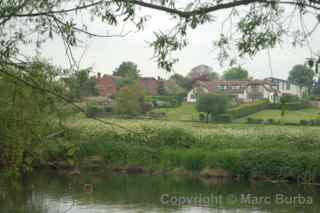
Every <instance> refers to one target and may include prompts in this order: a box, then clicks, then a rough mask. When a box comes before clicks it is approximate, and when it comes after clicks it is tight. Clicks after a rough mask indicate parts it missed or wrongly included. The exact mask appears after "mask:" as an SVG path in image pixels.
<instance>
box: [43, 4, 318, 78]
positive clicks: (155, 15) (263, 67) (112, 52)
mask: <svg viewBox="0 0 320 213" xmlns="http://www.w3.org/2000/svg"><path fill="white" fill-rule="evenodd" d="M143 13H144V14H149V15H150V16H151V19H150V21H149V22H148V23H147V24H146V26H145V29H144V31H143V32H138V33H130V34H129V35H127V36H126V37H123V38H94V39H88V40H87V42H86V46H87V48H86V51H85V53H84V55H83V58H82V60H81V64H80V65H81V67H83V68H85V67H89V66H92V67H93V68H94V71H95V72H101V73H105V74H112V71H113V70H114V69H115V68H116V67H117V66H119V64H120V63H121V62H122V61H133V62H135V63H136V64H138V67H139V69H140V70H141V75H142V76H153V77H156V76H162V77H168V76H170V75H171V74H172V73H171V74H170V73H167V72H165V71H163V70H160V69H158V67H157V65H156V62H155V61H154V60H153V59H152V56H153V49H152V48H151V47H149V46H148V43H147V41H152V40H153V39H154V37H153V32H154V31H157V30H158V29H161V30H165V29H170V28H171V27H172V21H171V20H169V16H167V15H166V14H164V13H162V12H155V11H152V10H146V9H144V10H143ZM225 15H226V12H220V13H219V14H215V17H216V21H215V22H213V23H210V24H206V25H203V26H201V27H199V28H197V29H196V30H193V31H189V39H190V42H189V46H188V47H186V48H185V49H183V50H182V51H180V52H179V53H178V54H177V56H178V58H179V62H178V63H177V64H176V66H175V71H176V72H177V73H179V74H183V75H186V74H187V73H188V72H189V71H190V70H191V69H192V68H193V67H195V66H197V65H200V64H206V65H209V66H211V67H213V70H214V71H215V72H218V73H220V74H221V73H222V72H223V70H224V69H226V68H227V67H221V66H220V65H219V63H218V61H217V60H216V57H217V50H215V48H214V46H213V40H215V39H217V38H218V35H219V33H220V32H221V31H220V30H221V21H222V20H223V19H224V18H225ZM84 19H85V20H87V19H86V18H84ZM82 21H83V20H82ZM85 22H87V21H85ZM306 24H307V25H308V24H309V27H310V28H311V26H313V24H314V20H313V19H306ZM89 26H90V28H89V29H90V30H91V31H93V32H96V33H105V32H106V31H107V30H108V31H111V32H112V33H116V34H118V33H119V32H121V31H122V30H124V32H126V31H129V30H130V29H131V27H130V26H126V27H123V26H122V25H121V26H119V27H116V28H110V27H109V26H106V25H102V24H99V23H98V22H93V23H90V24H89ZM310 44H311V46H312V48H313V49H314V50H319V49H320V30H317V31H316V32H315V33H314V34H313V36H312V38H311V39H310ZM42 53H43V55H44V56H45V57H47V58H49V59H50V60H51V61H52V62H54V63H56V64H59V65H61V66H67V65H68V60H67V57H66V55H65V52H64V47H63V44H62V42H61V41H57V40H56V41H53V42H48V43H47V44H46V45H45V46H44V47H43V49H42ZM74 53H75V56H76V57H77V58H79V57H80V55H81V54H82V53H83V49H77V50H74ZM270 53H271V62H272V63H271V65H272V70H273V76H274V77H279V78H284V79H286V78H287V76H288V72H289V70H290V69H291V68H292V67H293V66H294V65H295V64H299V63H304V62H305V59H306V58H307V57H310V54H311V53H310V50H309V48H308V47H302V48H301V47H300V48H294V47H292V46H291V45H289V44H288V43H284V44H283V45H282V47H276V48H274V49H271V50H270ZM240 64H241V65H242V66H243V67H244V68H246V69H247V70H248V71H249V74H250V76H253V77H254V78H257V79H261V78H266V77H269V76H271V69H270V66H269V60H268V52H267V51H262V52H260V53H259V54H258V55H257V56H255V57H253V58H246V59H245V60H241V61H240Z"/></svg>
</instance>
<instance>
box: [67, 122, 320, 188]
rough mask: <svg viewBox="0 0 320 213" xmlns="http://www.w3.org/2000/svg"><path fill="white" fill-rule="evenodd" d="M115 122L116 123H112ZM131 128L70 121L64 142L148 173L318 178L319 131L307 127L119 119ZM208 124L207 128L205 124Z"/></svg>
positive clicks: (81, 152) (80, 154) (81, 155)
mask: <svg viewBox="0 0 320 213" xmlns="http://www.w3.org/2000/svg"><path fill="white" fill-rule="evenodd" d="M117 123H119V121H117ZM121 124H122V125H123V126H126V127H128V128H130V129H135V132H134V133H132V132H127V131H124V130H121V129H110V128H108V129H103V130H101V129H100V128H99V126H97V125H96V124H95V123H93V122H88V121H87V120H83V121H82V122H81V123H73V124H72V125H71V126H70V127H71V129H72V132H71V134H69V135H68V140H70V141H74V144H76V145H77V146H78V147H79V151H78V152H77V153H76V158H77V159H79V161H80V160H81V159H86V158H88V157H90V156H97V155H98V156H102V157H103V159H104V162H105V164H106V165H108V166H110V167H114V166H120V167H121V166H143V167H145V168H147V169H151V170H153V171H155V170H156V171H159V170H164V171H168V170H170V169H173V168H177V167H180V168H184V169H187V170H190V171H192V172H199V171H201V170H203V169H205V168H207V169H210V168H211V169H224V170H226V171H228V172H230V173H231V174H232V175H234V176H239V177H244V178H264V179H269V180H271V179H272V180H288V181H297V182H319V181H320V179H319V177H320V167H319V161H320V157H319V156H320V155H319V154H320V152H319V151H318V150H319V148H320V139H319V138H320V137H319V136H320V135H319V131H318V130H317V128H313V127H281V126H280V127H272V126H266V127H264V128H257V127H253V126H252V127H250V126H221V125H214V126H213V125H205V124H203V125H201V126H194V127H192V126H191V124H187V123H174V122H169V123H168V122H160V121H149V122H148V121H144V122H141V121H139V122H138V121H137V122H134V121H122V122H121ZM211 127H213V128H211Z"/></svg>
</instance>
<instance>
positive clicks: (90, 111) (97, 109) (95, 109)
mask: <svg viewBox="0 0 320 213" xmlns="http://www.w3.org/2000/svg"><path fill="white" fill-rule="evenodd" d="M86 111H87V115H88V117H90V118H95V117H97V116H98V115H99V114H100V113H103V112H106V110H105V107H103V105H99V104H92V103H91V104H88V106H87V109H86Z"/></svg>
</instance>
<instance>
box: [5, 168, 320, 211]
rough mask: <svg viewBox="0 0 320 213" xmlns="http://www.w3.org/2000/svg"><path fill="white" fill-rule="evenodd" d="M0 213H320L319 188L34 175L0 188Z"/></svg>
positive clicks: (144, 177)
mask: <svg viewBox="0 0 320 213" xmlns="http://www.w3.org/2000/svg"><path fill="white" fill-rule="evenodd" d="M0 212H1V213H7V212H10V213H11V212H12V213H16V212H23V213H24V212H30V213H57V212H59V213H67V212H68V213H102V212H106V213H120V212H121V213H122V212H124V213H129V212H130V213H131V212H132V213H133V212H139V213H142V212H154V213H158V212H172V213H173V212H174V213H176V212H179V213H191V212H194V213H206V212H217V213H231V212H237V213H242V212H244V213H247V212H255V213H260V212H290V213H291V212H315V213H317V212H320V187H319V186H318V187H316V186H307V185H296V184H290V185H288V184H271V183H261V182H260V183H249V182H232V181H228V180H222V179H215V180H205V179H199V178H190V177H189V178H186V177H162V176H149V175H119V174H110V173H103V174H102V173H99V174H98V173H87V174H81V175H80V176H77V177H69V176H63V175H57V174H54V173H49V172H39V173H35V174H33V175H31V176H28V177H25V178H23V180H21V182H18V183H17V184H15V187H9V186H3V185H2V186H1V187H0Z"/></svg>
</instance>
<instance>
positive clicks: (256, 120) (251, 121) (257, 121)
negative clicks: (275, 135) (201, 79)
mask: <svg viewBox="0 0 320 213" xmlns="http://www.w3.org/2000/svg"><path fill="white" fill-rule="evenodd" d="M247 122H248V123H249V124H262V123H263V119H260V118H251V117H249V118H247Z"/></svg>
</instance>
